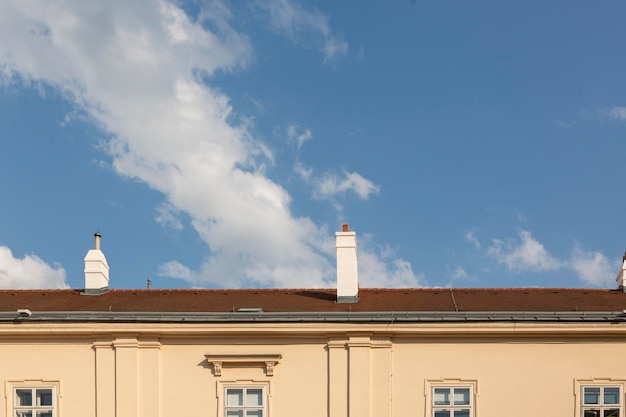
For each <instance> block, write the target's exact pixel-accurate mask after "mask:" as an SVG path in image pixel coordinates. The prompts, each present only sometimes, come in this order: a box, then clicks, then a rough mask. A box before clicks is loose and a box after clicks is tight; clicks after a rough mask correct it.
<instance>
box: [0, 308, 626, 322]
mask: <svg viewBox="0 0 626 417" xmlns="http://www.w3.org/2000/svg"><path fill="white" fill-rule="evenodd" d="M16 320H19V321H20V322H22V323H23V322H74V323H80V322H100V323H104V322H114V323H131V322H132V323H253V322H262V323H294V322H300V323H318V322H328V323H437V322H457V323H458V322H513V323H528V322H533V323H539V322H542V323H575V322H588V323H599V322H610V323H626V314H625V313H624V312H623V311H605V312H596V311H594V312H570V311H566V312H536V311H533V312H520V311H508V312H507V311H494V312H489V311H485V312H433V311H398V312H268V313H262V312H259V313H256V314H241V313H239V312H233V313H215V312H195V313H193V312H167V313H166V312H101V311H37V312H36V314H33V315H32V316H28V317H23V316H20V317H17V316H16V313H15V312H10V313H9V312H0V322H12V321H16Z"/></svg>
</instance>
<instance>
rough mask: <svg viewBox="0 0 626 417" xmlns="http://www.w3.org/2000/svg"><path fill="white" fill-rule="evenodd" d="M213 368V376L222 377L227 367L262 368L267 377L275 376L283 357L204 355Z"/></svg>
mask: <svg viewBox="0 0 626 417" xmlns="http://www.w3.org/2000/svg"><path fill="white" fill-rule="evenodd" d="M204 357H205V358H206V359H207V361H208V362H209V363H210V364H211V366H212V367H213V375H215V376H222V370H223V368H224V367H227V366H261V367H263V368H264V370H265V375H267V376H273V375H274V366H276V365H277V364H278V363H279V362H280V359H282V355H281V354H279V353H274V354H245V353H242V354H224V355H204Z"/></svg>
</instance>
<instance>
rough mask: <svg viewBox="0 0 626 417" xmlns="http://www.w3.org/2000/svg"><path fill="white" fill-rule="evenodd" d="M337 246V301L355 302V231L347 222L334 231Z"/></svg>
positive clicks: (356, 271)
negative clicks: (339, 230) (337, 230)
mask: <svg viewBox="0 0 626 417" xmlns="http://www.w3.org/2000/svg"><path fill="white" fill-rule="evenodd" d="M335 238H336V242H337V243H336V247H337V302H338V303H356V302H357V301H358V300H359V273H358V267H357V253H356V252H357V251H356V233H355V232H351V231H350V229H349V228H348V225H347V224H344V225H343V226H342V230H341V232H336V233H335Z"/></svg>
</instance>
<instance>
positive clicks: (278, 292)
mask: <svg viewBox="0 0 626 417" xmlns="http://www.w3.org/2000/svg"><path fill="white" fill-rule="evenodd" d="M23 308H27V309H30V310H31V311H114V312H115V311H121V312H234V311H237V310H239V309H240V308H261V309H263V311H264V312H346V311H354V312H373V311H374V312H375V311H381V312H382V311H385V312H389V311H442V312H444V311H467V312H476V311H488V312H491V311H528V312H532V311H543V312H551V311H558V312H564V311H590V312H591V311H623V310H626V293H624V292H622V291H621V290H601V289H600V290H599V289H563V288H560V289H551V288H501V289H498V288H484V289H476V288H467V289H463V288H460V289H449V288H408V289H376V288H367V289H361V290H360V292H359V302H358V303H355V304H337V303H336V302H335V290H334V289H219V290H215V289H184V290H159V289H150V290H147V289H141V290H117V289H113V290H111V291H109V292H107V293H105V294H102V295H99V296H87V295H82V294H81V291H80V290H0V311H16V310H18V309H23Z"/></svg>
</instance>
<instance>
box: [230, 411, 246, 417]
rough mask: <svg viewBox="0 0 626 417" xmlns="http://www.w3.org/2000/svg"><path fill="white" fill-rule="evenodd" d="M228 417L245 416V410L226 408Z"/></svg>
mask: <svg viewBox="0 0 626 417" xmlns="http://www.w3.org/2000/svg"><path fill="white" fill-rule="evenodd" d="M226 417H243V410H226Z"/></svg>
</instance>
